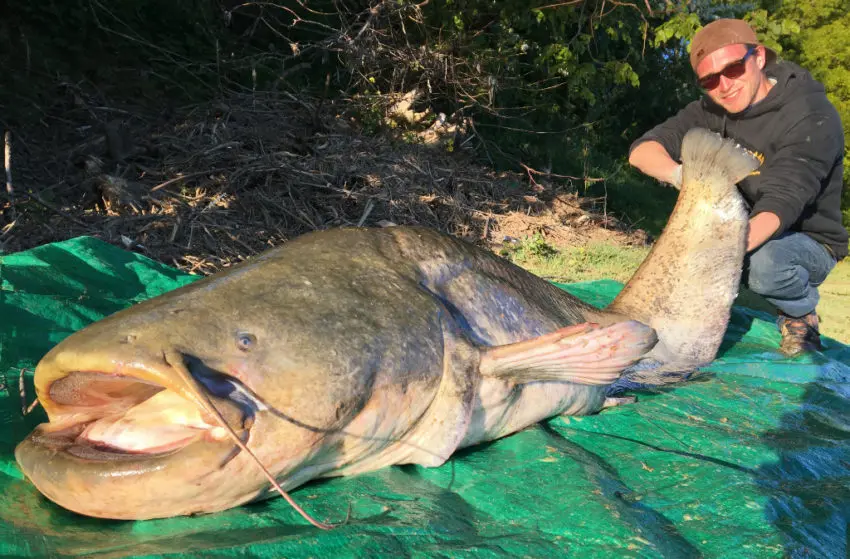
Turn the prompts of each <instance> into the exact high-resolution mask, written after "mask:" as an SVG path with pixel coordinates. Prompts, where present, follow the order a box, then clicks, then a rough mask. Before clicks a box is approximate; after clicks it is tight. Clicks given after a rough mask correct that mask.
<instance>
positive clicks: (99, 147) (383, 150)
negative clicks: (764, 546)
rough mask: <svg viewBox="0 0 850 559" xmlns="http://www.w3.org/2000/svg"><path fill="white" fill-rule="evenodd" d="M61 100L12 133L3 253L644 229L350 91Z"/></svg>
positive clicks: (197, 254) (200, 250)
mask: <svg viewBox="0 0 850 559" xmlns="http://www.w3.org/2000/svg"><path fill="white" fill-rule="evenodd" d="M57 102H61V103H65V105H66V106H64V107H62V106H58V107H54V108H53V110H51V111H50V112H51V113H52V114H62V117H61V118H59V117H57V118H55V119H53V120H52V121H51V122H49V123H45V126H44V127H39V128H35V129H26V130H20V131H17V133H16V134H13V135H12V136H11V146H12V147H13V148H14V149H13V150H12V152H11V153H12V157H11V159H10V162H11V165H10V167H9V170H10V173H11V176H12V182H11V183H10V185H9V192H7V193H6V196H5V198H3V199H0V203H2V208H3V213H2V222H0V250H2V251H4V252H14V251H18V250H24V249H27V248H31V247H35V246H38V245H41V244H44V243H48V242H53V241H59V240H63V239H67V238H71V237H74V236H79V235H91V236H94V237H98V238H100V239H103V240H105V241H107V242H110V243H113V244H116V245H118V246H122V247H124V248H126V249H130V250H133V251H137V252H140V253H142V254H145V255H147V256H149V257H151V258H153V259H155V260H158V261H160V262H163V263H166V264H169V265H172V266H175V267H177V268H180V269H182V270H185V271H189V272H195V273H200V274H208V273H212V272H215V271H217V270H219V269H221V268H223V267H227V266H229V265H231V264H233V263H236V262H238V261H241V260H243V259H244V258H246V257H248V256H250V255H253V254H256V253H258V252H261V251H263V250H265V249H267V248H270V247H272V246H275V245H278V244H280V243H283V242H285V241H286V240H288V239H291V238H292V237H294V236H297V235H300V234H303V233H306V232H309V231H314V230H319V229H325V228H329V227H340V226H391V225H394V224H397V225H403V224H419V225H425V226H429V227H433V228H436V229H439V230H441V231H444V232H448V233H451V234H454V235H457V236H460V237H463V238H466V239H468V240H470V241H473V242H476V243H482V244H486V245H490V246H493V245H498V244H500V243H502V242H504V241H505V239H506V238H511V240H512V238H515V237H516V236H518V235H531V234H534V233H543V234H544V235H550V236H552V235H554V237H555V238H556V239H557V240H560V241H569V242H574V243H581V242H583V241H582V239H583V238H584V237H587V235H589V232H590V231H595V230H597V229H598V228H599V225H603V226H606V227H607V228H608V229H607V231H608V233H610V236H611V238H612V240H617V241H629V240H633V241H635V242H643V241H644V240H645V238H643V237H642V236H641V232H639V231H638V232H635V231H629V230H628V228H626V227H623V226H622V225H621V224H618V223H617V222H616V221H614V220H612V219H611V218H610V217H607V216H605V214H604V211H603V208H602V206H601V204H602V202H603V201H600V200H588V199H581V198H579V197H578V196H577V195H576V193H575V191H576V189H575V188H572V187H571V186H570V185H569V184H563V183H562V184H560V185H559V184H555V183H554V182H551V181H546V180H545V177H543V176H540V175H533V174H531V173H498V172H495V171H492V170H491V169H488V168H486V167H483V166H480V165H478V164H476V163H475V162H474V160H473V158H472V157H471V156H470V155H469V154H467V153H466V152H465V151H464V150H463V149H462V148H458V149H455V150H454V151H453V152H451V153H450V152H449V151H447V150H446V149H445V144H444V143H440V144H435V145H433V146H427V145H423V144H422V143H418V142H413V143H410V142H405V141H402V140H401V139H400V138H399V137H398V136H397V135H392V134H368V135H367V134H363V133H362V131H361V126H360V121H359V120H358V119H357V118H356V117H355V116H354V115H357V114H359V113H358V112H357V111H353V110H352V106H351V105H349V103H348V102H344V101H333V102H331V101H323V100H321V99H313V98H307V97H302V96H295V95H292V94H289V93H250V94H245V93H231V94H229V95H228V96H226V97H222V98H221V99H219V100H217V101H213V102H209V103H204V104H198V105H193V106H188V107H184V108H181V109H178V110H173V111H170V112H147V113H145V112H143V109H139V108H130V107H121V108H119V107H114V106H104V105H103V100H96V99H93V98H89V97H87V96H86V95H85V94H84V93H83V92H82V91H80V90H74V89H73V88H69V91H68V92H67V95H65V96H64V97H63V98H62V99H60V101H57ZM467 139H468V138H467ZM462 144H463V141H461V139H460V138H459V139H458V142H457V143H456V144H455V145H458V146H460V145H462ZM583 232H584V233H583ZM583 235H584V237H583ZM595 238H596V239H598V232H596V233H595Z"/></svg>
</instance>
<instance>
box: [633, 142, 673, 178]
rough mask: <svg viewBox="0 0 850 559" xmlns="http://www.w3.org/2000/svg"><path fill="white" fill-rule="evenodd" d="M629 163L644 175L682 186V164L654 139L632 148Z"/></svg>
mask: <svg viewBox="0 0 850 559" xmlns="http://www.w3.org/2000/svg"><path fill="white" fill-rule="evenodd" d="M629 163H630V164H631V165H633V166H634V167H637V168H638V169H639V170H640V171H641V172H642V173H643V174H645V175H649V176H650V177H653V178H655V179H657V180H660V181H661V182H666V183H668V184H672V185H673V186H675V187H676V188H679V189H681V188H682V166H681V165H680V164H678V163H677V162H676V161H674V160H673V158H672V157H670V154H669V153H667V150H666V149H664V146H662V145H661V144H660V143H658V142H656V141H654V140H649V141H646V142H643V143H641V144H639V145H638V146H637V147H636V148H635V149H634V150H632V153H631V155H629Z"/></svg>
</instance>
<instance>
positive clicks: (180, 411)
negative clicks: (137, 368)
mask: <svg viewBox="0 0 850 559" xmlns="http://www.w3.org/2000/svg"><path fill="white" fill-rule="evenodd" d="M40 397H41V399H42V400H46V401H47V402H49V404H48V405H47V406H45V408H46V409H48V410H49V411H48V414H49V417H50V422H49V423H45V424H42V425H40V426H39V428H38V429H37V431H36V433H34V436H33V438H32V442H34V443H36V444H40V445H44V446H46V447H49V448H52V449H55V450H60V451H64V452H67V453H69V454H71V455H74V456H77V457H79V458H83V459H87V460H95V461H109V460H121V459H122V458H125V459H126V458H133V459H138V458H139V457H141V456H144V455H149V456H151V457H154V456H162V455H165V454H171V453H175V452H179V451H180V450H182V449H183V448H185V447H187V446H188V445H190V444H192V443H195V442H201V441H206V442H223V441H227V440H229V439H230V435H229V433H228V432H227V430H226V429H225V428H224V427H222V426H221V425H220V424H219V422H218V421H217V420H216V419H215V418H214V417H212V416H211V414H209V413H208V412H207V411H205V410H203V409H201V408H199V407H198V406H197V405H196V404H195V403H194V402H191V401H189V400H187V399H186V398H184V397H183V396H182V395H180V394H179V393H177V392H176V391H174V390H171V389H168V388H166V387H164V386H162V385H159V384H156V383H154V382H150V381H148V380H145V379H140V378H138V377H133V376H125V375H120V374H111V373H101V372H91V371H74V372H71V373H69V374H67V375H65V376H63V377H61V378H58V379H56V380H54V381H53V382H51V383H50V385H49V387H48V389H47V394H42V395H40ZM212 399H213V400H214V401H215V406H216V409H218V411H219V412H220V413H221V414H222V415H223V416H224V417H225V418H226V420H227V421H228V423H229V424H230V425H231V426H232V427H233V428H234V429H236V430H237V431H241V430H243V429H250V423H252V422H251V421H250V420H249V421H246V419H248V418H247V417H246V414H245V410H243V409H241V408H240V407H239V406H238V405H236V404H235V403H233V402H230V401H228V400H226V399H222V398H215V397H213V398H212Z"/></svg>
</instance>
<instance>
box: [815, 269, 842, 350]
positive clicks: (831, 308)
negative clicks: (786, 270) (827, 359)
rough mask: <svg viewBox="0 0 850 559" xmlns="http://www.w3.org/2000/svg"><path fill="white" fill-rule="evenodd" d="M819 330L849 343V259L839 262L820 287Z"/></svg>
mask: <svg viewBox="0 0 850 559" xmlns="http://www.w3.org/2000/svg"><path fill="white" fill-rule="evenodd" d="M818 314H819V315H820V317H821V332H823V334H824V335H826V336H829V337H830V338H834V339H836V340H838V341H840V342H843V343H845V344H850V260H844V261H842V262H839V263H838V265H837V266H836V267H835V269H833V270H832V273H831V274H829V277H827V278H826V281H825V282H824V283H823V285H822V286H821V287H820V304H819V305H818Z"/></svg>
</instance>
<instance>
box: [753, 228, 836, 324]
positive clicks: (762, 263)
mask: <svg viewBox="0 0 850 559" xmlns="http://www.w3.org/2000/svg"><path fill="white" fill-rule="evenodd" d="M835 264H836V262H835V258H833V257H832V255H831V254H830V253H829V251H827V250H826V248H825V247H824V246H823V245H821V244H820V243H818V242H817V241H815V240H814V239H812V238H811V237H809V236H808V235H805V234H803V233H793V232H789V233H785V234H783V235H782V236H780V237H777V238H775V239H771V240H769V241H767V242H766V243H764V244H763V245H762V246H760V247H759V248H758V249H756V250H755V251H753V252H751V253H750V254H748V255H747V256H746V257H745V258H744V273H743V276H742V277H741V283H743V284H744V285H746V286H747V287H749V288H750V290H752V291H753V292H755V293H758V294H759V295H761V296H762V297H764V298H765V299H767V301H768V302H769V303H771V304H772V305H773V306H775V307H776V308H777V309H779V310H780V311H781V312H783V313H785V314H786V315H788V316H792V317H795V318H798V317H801V316H804V315H807V314H809V313H811V312H814V310H815V308H816V307H817V304H818V300H819V299H820V294H819V293H818V286H819V285H820V284H822V283H823V281H824V280H825V279H826V276H827V275H828V274H829V272H831V271H832V269H833V268H834V267H835Z"/></svg>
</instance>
